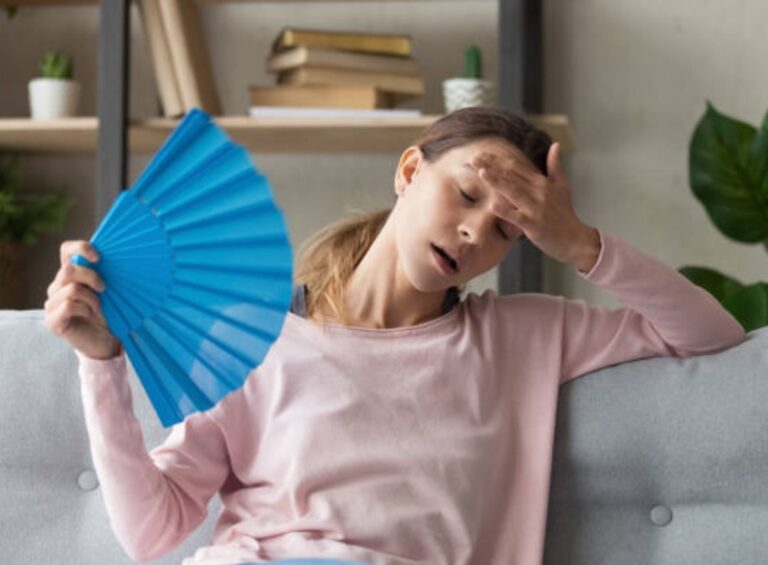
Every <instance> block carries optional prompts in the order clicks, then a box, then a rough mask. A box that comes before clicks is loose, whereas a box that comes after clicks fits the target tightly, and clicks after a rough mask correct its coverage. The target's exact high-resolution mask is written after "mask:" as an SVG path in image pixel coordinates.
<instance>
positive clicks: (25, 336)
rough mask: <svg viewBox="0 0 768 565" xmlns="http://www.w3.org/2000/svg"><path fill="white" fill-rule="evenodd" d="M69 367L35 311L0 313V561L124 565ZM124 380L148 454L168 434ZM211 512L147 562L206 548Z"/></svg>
mask: <svg viewBox="0 0 768 565" xmlns="http://www.w3.org/2000/svg"><path fill="white" fill-rule="evenodd" d="M129 368H130V364H129ZM77 369H78V361H77V357H76V356H75V353H74V350H73V349H72V347H71V346H70V345H69V344H68V343H67V342H66V341H65V340H63V339H62V338H60V337H58V336H56V335H54V334H53V333H51V332H50V331H49V330H48V329H47V328H46V327H45V326H44V325H43V311H42V310H0V390H2V394H0V524H2V536H0V540H2V541H0V544H1V547H0V555H2V557H1V558H0V560H1V561H2V562H3V563H9V564H25V565H26V564H29V563H52V562H53V563H72V564H74V563H77V564H78V565H90V564H93V565H97V564H98V565H104V564H105V563H109V564H110V565H117V564H120V563H126V564H127V563H133V561H131V560H130V559H129V558H128V557H127V555H126V554H125V553H124V552H123V550H122V548H121V547H120V545H119V543H118V541H117V539H116V538H115V536H114V534H113V533H112V529H111V527H110V525H109V521H108V517H107V514H106V509H105V507H104V502H103V500H102V497H101V493H100V492H99V488H98V480H97V478H96V475H95V473H94V471H93V464H92V462H91V457H90V449H89V445H88V436H87V433H86V430H85V420H84V417H83V408H82V402H81V400H80V383H79V377H78V374H77ZM130 371H131V372H133V369H132V368H130ZM129 381H130V383H131V389H132V392H133V400H134V410H135V412H136V414H137V416H138V417H139V420H140V421H141V423H142V428H143V430H144V439H145V443H146V445H147V447H148V448H152V447H154V446H155V445H158V444H160V443H161V442H162V441H163V440H164V439H165V437H166V436H167V435H168V433H169V431H170V429H166V428H163V427H162V425H161V424H160V421H159V419H158V417H157V415H156V414H155V413H154V411H153V409H152V406H151V404H150V402H149V400H148V399H147V396H146V394H145V393H144V390H143V389H142V388H141V384H140V383H139V381H138V379H137V378H136V377H135V373H134V374H133V375H131V376H130V378H129ZM219 508H220V502H219V501H218V498H215V499H214V501H212V503H211V505H210V507H209V515H208V517H207V519H206V522H205V523H204V525H203V526H201V527H200V528H199V529H198V530H197V531H196V532H194V533H193V534H192V535H191V536H190V537H189V538H188V539H187V540H186V541H185V542H184V543H183V544H182V545H181V546H179V547H178V548H177V549H176V550H174V551H173V552H172V553H169V554H168V555H166V556H165V557H163V558H161V559H157V560H155V561H152V563H158V564H165V563H168V564H171V563H173V564H178V563H179V562H180V561H181V560H182V558H183V557H185V556H187V555H191V554H192V553H194V551H195V548H197V547H199V546H201V545H208V544H210V543H211V539H212V531H213V523H214V521H215V519H216V515H217V513H218V509H219Z"/></svg>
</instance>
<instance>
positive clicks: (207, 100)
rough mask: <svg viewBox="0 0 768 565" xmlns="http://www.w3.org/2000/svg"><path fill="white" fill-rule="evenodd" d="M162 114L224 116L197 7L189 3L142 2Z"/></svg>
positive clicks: (168, 0) (173, 0)
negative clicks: (190, 112) (201, 112)
mask: <svg viewBox="0 0 768 565" xmlns="http://www.w3.org/2000/svg"><path fill="white" fill-rule="evenodd" d="M138 6H139V12H140V14H141V20H142V24H143V27H144V34H145V36H146V39H147V44H148V47H149V51H150V55H151V59H152V64H153V66H154V70H155V81H156V82H157V88H158V91H159V93H160V103H161V107H162V113H163V115H164V116H166V117H171V118H177V117H179V116H182V115H184V114H185V113H186V112H187V111H188V110H190V109H192V108H195V107H197V108H201V109H202V110H205V111H206V112H208V113H209V114H212V115H218V114H221V105H220V102H219V96H218V93H217V91H216V86H215V83H214V80H213V72H212V69H211V63H210V59H209V56H208V52H207V50H206V46H205V41H204V37H203V32H202V27H201V22H200V14H199V11H198V8H197V5H196V4H194V3H193V2H190V1H189V0H160V1H159V0H138Z"/></svg>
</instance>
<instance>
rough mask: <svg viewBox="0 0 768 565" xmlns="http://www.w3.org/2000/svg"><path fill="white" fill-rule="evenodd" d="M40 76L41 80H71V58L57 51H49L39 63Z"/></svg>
mask: <svg viewBox="0 0 768 565" xmlns="http://www.w3.org/2000/svg"><path fill="white" fill-rule="evenodd" d="M40 76H42V77H43V78H61V79H71V78H72V57H70V56H69V55H64V54H62V53H59V52H58V51H49V52H48V53H46V54H45V55H43V58H42V60H41V61H40Z"/></svg>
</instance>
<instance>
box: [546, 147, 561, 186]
mask: <svg viewBox="0 0 768 565" xmlns="http://www.w3.org/2000/svg"><path fill="white" fill-rule="evenodd" d="M547 176H548V177H551V178H553V179H557V178H560V143H559V142H555V143H553V144H552V145H550V146H549V152H548V153H547Z"/></svg>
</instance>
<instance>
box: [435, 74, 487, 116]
mask: <svg viewBox="0 0 768 565" xmlns="http://www.w3.org/2000/svg"><path fill="white" fill-rule="evenodd" d="M443 102H444V104H445V111H446V113H449V114H450V113H451V112H453V111H454V110H458V109H460V108H468V107H472V106H493V105H495V104H496V85H495V84H494V83H493V82H491V81H489V80H483V79H479V78H449V79H447V80H444V81H443Z"/></svg>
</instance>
